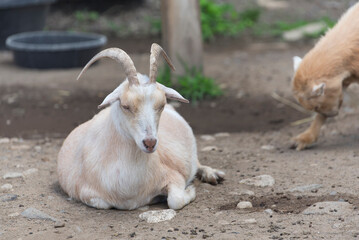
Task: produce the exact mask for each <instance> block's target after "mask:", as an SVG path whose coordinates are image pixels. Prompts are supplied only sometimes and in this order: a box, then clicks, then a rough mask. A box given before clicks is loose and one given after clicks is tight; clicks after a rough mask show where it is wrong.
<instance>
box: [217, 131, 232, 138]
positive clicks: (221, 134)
mask: <svg viewBox="0 0 359 240" xmlns="http://www.w3.org/2000/svg"><path fill="white" fill-rule="evenodd" d="M214 136H215V137H229V136H231V135H230V134H229V133H227V132H220V133H216V134H214Z"/></svg>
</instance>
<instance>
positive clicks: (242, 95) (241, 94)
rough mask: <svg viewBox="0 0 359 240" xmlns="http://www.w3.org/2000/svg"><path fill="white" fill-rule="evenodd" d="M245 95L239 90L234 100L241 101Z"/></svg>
mask: <svg viewBox="0 0 359 240" xmlns="http://www.w3.org/2000/svg"><path fill="white" fill-rule="evenodd" d="M245 95H246V93H245V92H244V91H243V90H240V91H239V92H238V93H237V94H236V98H237V99H241V98H242V97H244V96H245Z"/></svg>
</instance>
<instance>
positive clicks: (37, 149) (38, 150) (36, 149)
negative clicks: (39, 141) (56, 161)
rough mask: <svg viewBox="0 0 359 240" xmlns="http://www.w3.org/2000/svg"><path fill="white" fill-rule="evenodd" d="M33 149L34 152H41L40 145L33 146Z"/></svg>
mask: <svg viewBox="0 0 359 240" xmlns="http://www.w3.org/2000/svg"><path fill="white" fill-rule="evenodd" d="M34 149H35V151H36V152H38V153H39V152H41V149H42V148H41V146H35V147H34Z"/></svg>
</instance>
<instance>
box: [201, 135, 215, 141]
mask: <svg viewBox="0 0 359 240" xmlns="http://www.w3.org/2000/svg"><path fill="white" fill-rule="evenodd" d="M201 139H202V140H204V141H214V140H216V138H215V137H213V136H212V135H202V136H201Z"/></svg>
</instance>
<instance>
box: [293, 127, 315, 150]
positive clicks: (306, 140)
mask: <svg viewBox="0 0 359 240" xmlns="http://www.w3.org/2000/svg"><path fill="white" fill-rule="evenodd" d="M316 140H317V137H316V136H315V135H314V134H312V133H311V132H304V133H302V134H300V135H298V136H297V137H295V138H293V139H292V144H291V147H290V148H291V149H296V150H297V151H301V150H303V149H305V148H307V147H308V146H309V145H311V144H313V143H315V141H316Z"/></svg>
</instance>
